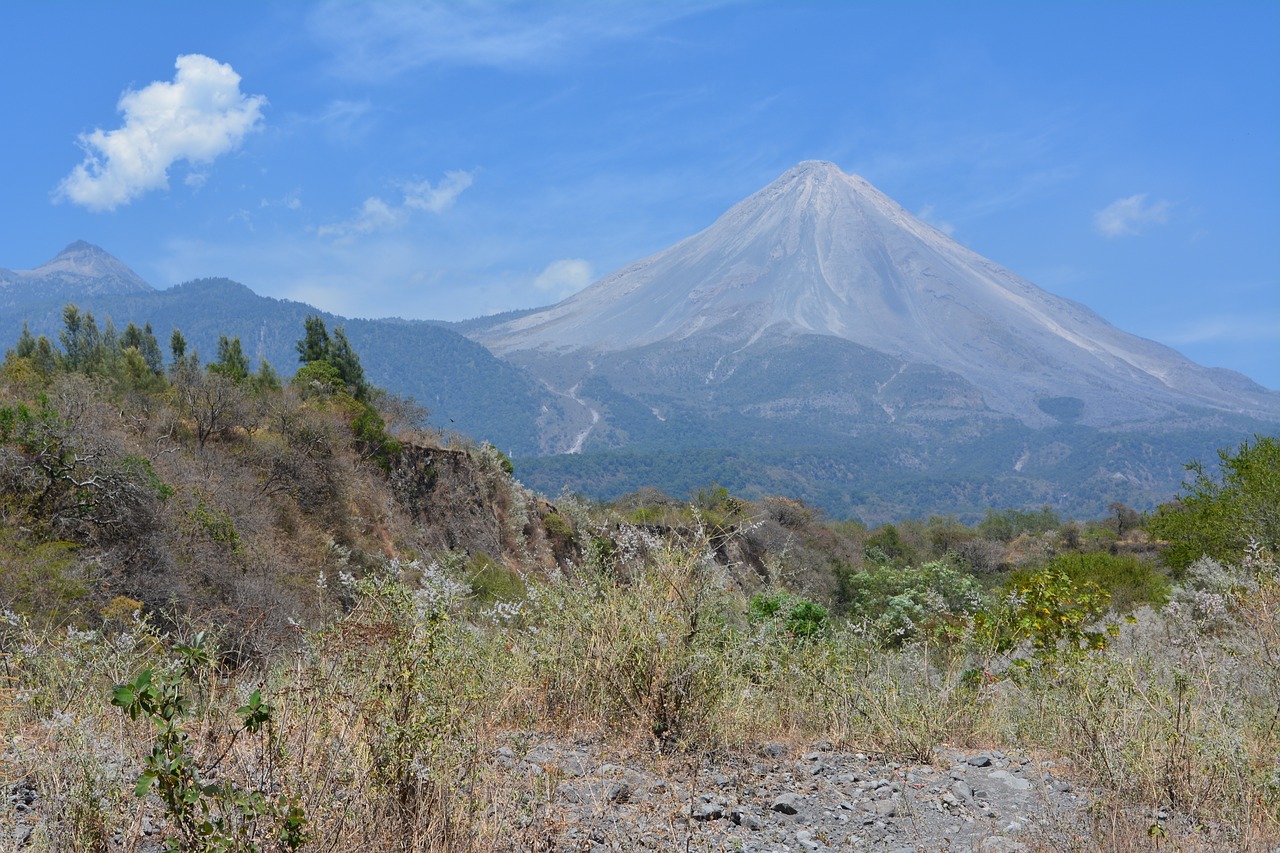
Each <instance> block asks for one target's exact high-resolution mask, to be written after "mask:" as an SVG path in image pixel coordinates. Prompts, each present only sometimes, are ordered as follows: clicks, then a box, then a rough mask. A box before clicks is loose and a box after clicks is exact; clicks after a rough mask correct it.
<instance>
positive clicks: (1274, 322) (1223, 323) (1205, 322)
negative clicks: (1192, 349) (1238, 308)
mask: <svg viewBox="0 0 1280 853" xmlns="http://www.w3.org/2000/svg"><path fill="white" fill-rule="evenodd" d="M1158 340H1161V341H1165V342H1166V343H1170V344H1173V345H1174V346H1182V345H1186V344H1204V343H1217V342H1229V343H1240V342H1243V341H1280V314H1275V313H1274V312H1268V311H1262V312H1261V313H1258V312H1253V313H1249V314H1211V315H1208V316H1204V317H1199V318H1197V319H1195V320H1193V321H1190V322H1187V323H1185V324H1183V325H1180V326H1178V327H1176V328H1173V329H1171V330H1168V331H1165V332H1164V333H1163V334H1160V335H1159V337H1158Z"/></svg>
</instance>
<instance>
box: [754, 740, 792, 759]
mask: <svg viewBox="0 0 1280 853" xmlns="http://www.w3.org/2000/svg"><path fill="white" fill-rule="evenodd" d="M760 754H761V755H763V756H764V757H765V758H782V757H784V756H785V755H786V754H787V748H786V747H785V746H783V745H782V744H780V743H766V744H765V745H764V746H762V747H760Z"/></svg>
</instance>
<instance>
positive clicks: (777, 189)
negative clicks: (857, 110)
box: [471, 160, 1280, 424]
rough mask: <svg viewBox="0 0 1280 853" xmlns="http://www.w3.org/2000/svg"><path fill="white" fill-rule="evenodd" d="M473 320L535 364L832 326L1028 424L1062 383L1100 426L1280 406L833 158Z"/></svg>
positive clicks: (731, 347) (724, 346)
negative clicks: (710, 217)
mask: <svg viewBox="0 0 1280 853" xmlns="http://www.w3.org/2000/svg"><path fill="white" fill-rule="evenodd" d="M471 334H472V335H473V336H474V337H475V338H476V339H478V340H480V341H481V342H482V343H484V344H485V345H486V346H488V347H489V348H490V349H492V350H494V351H495V352H497V353H499V354H501V355H505V356H508V357H513V356H517V354H520V353H525V354H528V355H525V356H521V357H520V360H522V361H527V362H531V361H532V360H533V359H535V357H541V358H550V357H555V356H556V355H559V354H570V353H577V354H578V355H577V356H576V357H577V358H579V359H585V360H586V361H587V362H590V361H592V360H594V361H596V362H597V363H598V362H599V359H600V358H602V357H613V355H612V354H616V355H617V358H623V357H624V355H625V354H626V353H634V352H637V351H639V350H642V349H647V348H652V347H672V346H679V347H682V348H683V349H684V350H685V351H688V350H689V349H690V348H691V347H692V348H697V349H699V350H700V351H705V352H708V353H716V354H719V355H725V356H726V357H727V356H728V355H730V354H737V353H742V352H745V351H747V350H748V348H751V349H752V351H756V350H759V349H760V348H761V346H762V345H761V344H760V342H761V341H764V340H773V341H776V342H778V345H786V342H787V341H789V340H795V339H796V338H798V337H800V336H823V337H829V338H835V339H839V340H842V341H846V342H849V343H851V344H854V345H857V346H859V347H864V348H866V349H867V350H870V351H873V352H876V353H880V354H882V355H884V356H886V357H888V358H890V359H893V360H895V361H896V362H898V363H901V364H904V365H906V364H914V365H924V366H928V367H930V368H931V369H936V370H941V371H943V372H945V373H946V374H948V375H951V376H953V377H958V378H961V379H963V380H964V382H966V383H968V385H969V386H970V387H975V388H978V389H980V390H981V399H982V401H983V404H984V405H985V406H987V407H988V408H989V409H990V410H993V411H997V412H1002V413H1007V414H1011V415H1014V416H1016V417H1019V418H1021V419H1024V421H1025V422H1029V423H1041V422H1044V421H1047V420H1048V419H1049V416H1048V415H1046V414H1045V413H1044V411H1043V410H1042V409H1041V408H1039V406H1038V403H1037V401H1039V400H1043V399H1050V398H1058V397H1073V398H1079V399H1081V400H1086V401H1089V403H1090V405H1089V407H1088V414H1087V415H1086V416H1085V417H1086V420H1090V419H1091V421H1092V423H1096V424H1101V423H1115V422H1118V421H1122V420H1125V419H1128V418H1141V417H1144V416H1145V415H1147V414H1148V413H1150V412H1152V411H1155V410H1157V409H1163V410H1165V411H1168V410H1170V408H1171V407H1175V406H1178V405H1200V406H1205V405H1208V406H1211V407H1213V408H1217V409H1220V410H1226V411H1239V412H1251V413H1254V414H1258V415H1264V416H1268V417H1272V418H1274V417H1276V416H1277V414H1280V397H1277V395H1267V394H1261V395H1259V394H1254V393H1248V392H1242V389H1241V387H1240V386H1239V384H1238V383H1224V382H1223V381H1222V378H1221V377H1219V376H1217V375H1215V374H1212V373H1210V372H1209V371H1207V370H1206V369H1204V368H1202V367H1200V366H1198V365H1196V364H1194V363H1193V362H1191V361H1189V360H1188V359H1186V358H1185V357H1183V356H1181V355H1179V354H1178V353H1176V352H1174V351H1173V350H1171V349H1169V348H1167V347H1164V346H1161V345H1159V344H1157V343H1154V342H1152V341H1149V340H1145V339H1143V338H1139V337H1137V336H1135V335H1131V334H1127V333H1125V332H1123V331H1121V330H1119V329H1117V328H1115V327H1114V326H1112V325H1110V324H1109V323H1107V322H1106V321H1105V320H1104V319H1103V318H1102V317H1100V316H1098V315H1097V314H1095V313H1094V312H1092V311H1090V310H1089V309H1088V308H1086V307H1085V306H1083V305H1080V304H1078V303H1075V302H1072V301H1070V300H1067V299H1063V298H1061V297H1058V296H1055V295H1053V294H1051V293H1048V292H1046V291H1044V290H1042V289H1040V288H1039V287H1036V286H1035V285H1034V284H1032V283H1031V282H1029V281H1027V280H1026V279H1023V278H1021V277H1020V276H1018V275H1016V274H1015V273H1013V272H1011V271H1009V270H1007V269H1004V268H1003V267H1001V266H999V265H998V264H996V263H994V262H993V261H990V260H988V259H986V258H983V257H982V256H980V255H978V254H977V253H976V252H973V251H972V250H970V249H968V248H966V247H965V246H962V245H961V244H959V243H958V242H956V241H955V240H953V239H952V238H950V237H948V236H947V235H945V234H943V233H942V232H940V231H938V230H937V229H935V228H933V227H932V226H930V225H928V224H927V223H925V222H923V221H921V220H920V219H918V218H917V217H915V216H913V215H912V214H911V213H910V212H908V211H907V210H906V209H904V208H903V207H902V206H901V205H899V204H898V203H897V202H895V201H894V200H893V199H891V198H889V197H888V196H887V195H885V194H884V193H882V192H880V191H879V190H878V189H876V188H875V187H874V186H872V185H871V184H870V183H869V182H868V181H866V180H865V179H863V178H861V177H859V176H857V175H848V174H845V173H844V172H843V171H841V170H840V169H839V167H837V166H835V165H834V164H832V163H829V162H826V161H822V160H808V161H805V162H802V163H800V164H798V165H796V166H794V167H792V168H791V169H789V170H787V171H786V172H784V173H783V174H782V175H781V176H779V177H778V178H777V179H776V180H774V181H773V182H772V183H770V184H769V185H768V186H766V187H764V188H763V189H761V190H759V191H757V192H755V193H753V194H751V195H750V196H748V197H747V198H745V199H743V200H742V201H740V202H739V203H737V204H735V205H734V206H733V207H731V208H730V209H729V210H728V211H726V212H725V213H724V214H723V215H722V216H721V217H720V218H719V219H717V220H716V221H715V222H714V223H712V224H711V225H710V226H709V227H707V228H706V229H704V230H703V231H701V232H699V233H697V234H695V235H693V236H692V237H689V238H687V239H685V240H682V241H681V242H679V243H677V244H676V245H674V246H672V247H670V248H669V249H666V250H664V251H662V252H659V253H657V254H655V255H651V256H649V257H648V258H645V259H643V260H640V261H637V262H635V263H633V264H630V265H629V266H627V267H624V268H623V269H621V270H619V271H617V272H615V273H613V274H612V275H609V276H607V277H606V278H604V279H601V280H600V281H598V282H596V283H595V284H592V285H591V286H590V287H588V288H586V289H585V290H583V291H581V292H579V293H577V294H574V295H573V296H571V297H569V298H568V299H566V300H564V301H563V302H560V303H558V304H556V305H553V306H551V307H549V308H545V309H541V310H539V311H534V312H532V313H529V314H526V315H523V316H519V317H516V318H512V319H508V320H506V321H505V322H496V323H494V324H493V325H491V326H489V327H488V328H478V329H476V330H474V331H472V332H471ZM535 354H537V355H536V356H535ZM646 357H648V356H646ZM713 360H714V359H713ZM710 375H711V377H712V380H709V381H713V380H714V376H716V375H718V374H717V373H716V372H715V371H714V370H713V371H711V372H710ZM835 380H836V378H835V377H833V381H835Z"/></svg>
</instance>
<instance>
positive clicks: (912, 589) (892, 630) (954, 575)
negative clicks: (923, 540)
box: [838, 560, 982, 646]
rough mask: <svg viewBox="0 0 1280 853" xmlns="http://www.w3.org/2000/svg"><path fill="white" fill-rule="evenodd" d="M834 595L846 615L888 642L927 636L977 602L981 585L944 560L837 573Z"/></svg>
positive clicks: (966, 612) (892, 642) (968, 610)
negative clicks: (837, 585) (842, 605)
mask: <svg viewBox="0 0 1280 853" xmlns="http://www.w3.org/2000/svg"><path fill="white" fill-rule="evenodd" d="M839 581H840V586H839V590H838V597H839V599H840V601H841V602H842V603H844V604H845V605H847V606H848V608H849V613H850V619H852V620H853V621H854V622H860V623H862V625H863V626H864V628H865V629H866V630H868V631H869V632H870V633H871V634H872V636H873V637H875V638H876V639H877V640H878V641H879V642H882V643H885V644H887V645H890V646H896V645H901V644H902V643H904V642H906V641H908V640H911V639H913V638H916V637H918V636H920V635H922V634H923V635H924V636H932V635H934V634H935V633H937V632H938V631H939V630H943V629H945V628H946V627H947V626H948V625H950V624H951V623H952V622H954V621H955V619H956V617H960V616H964V615H967V614H970V613H973V612H974V611H976V610H977V609H978V607H979V606H981V604H982V587H981V585H980V584H979V583H978V581H977V580H975V579H974V578H973V576H972V575H970V574H968V573H966V572H964V571H962V570H960V569H958V568H956V566H955V565H954V564H953V563H952V562H951V561H949V560H933V561H930V562H927V563H922V564H921V565H918V566H905V567H897V566H894V565H880V566H874V567H872V568H870V569H868V570H866V571H862V572H852V571H848V572H843V573H842V574H841V576H840V578H839Z"/></svg>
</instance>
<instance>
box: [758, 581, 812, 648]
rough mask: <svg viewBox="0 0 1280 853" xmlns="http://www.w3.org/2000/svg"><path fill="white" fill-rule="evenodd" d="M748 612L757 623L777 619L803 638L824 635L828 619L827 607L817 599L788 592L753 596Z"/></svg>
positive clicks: (781, 624)
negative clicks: (800, 596)
mask: <svg viewBox="0 0 1280 853" xmlns="http://www.w3.org/2000/svg"><path fill="white" fill-rule="evenodd" d="M748 615H749V616H750V618H751V620H752V621H753V622H756V623H763V622H772V623H775V624H777V625H779V626H781V627H782V628H783V630H785V631H786V633H787V634H789V635H790V636H792V637H796V638H797V639H801V640H812V639H814V638H816V637H818V636H821V635H822V634H823V633H824V632H825V631H826V630H827V627H828V623H829V619H828V614H827V608H825V607H823V606H822V605H821V604H818V603H817V602H816V601H811V600H809V599H807V598H799V597H796V596H793V595H791V594H789V593H786V592H775V593H773V594H765V593H759V594H757V595H755V596H752V598H751V602H750V604H749V605H748Z"/></svg>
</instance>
